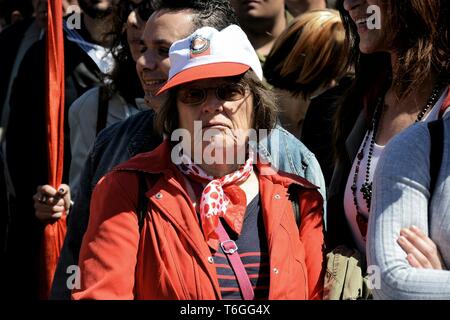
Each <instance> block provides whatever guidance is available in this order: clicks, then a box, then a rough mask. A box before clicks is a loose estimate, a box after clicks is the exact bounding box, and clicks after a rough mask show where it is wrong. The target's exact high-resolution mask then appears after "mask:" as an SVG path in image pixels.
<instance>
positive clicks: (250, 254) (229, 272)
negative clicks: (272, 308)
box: [214, 196, 270, 300]
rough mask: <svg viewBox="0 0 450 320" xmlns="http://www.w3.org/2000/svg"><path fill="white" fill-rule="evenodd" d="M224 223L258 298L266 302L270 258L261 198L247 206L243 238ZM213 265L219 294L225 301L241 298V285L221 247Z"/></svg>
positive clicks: (255, 199)
mask: <svg viewBox="0 0 450 320" xmlns="http://www.w3.org/2000/svg"><path fill="white" fill-rule="evenodd" d="M222 224H223V226H224V228H225V230H226V231H227V233H228V235H229V236H230V239H231V240H234V241H235V242H236V245H237V246H238V252H239V256H240V257H241V260H242V263H243V265H244V267H245V270H246V271H247V274H248V276H249V278H250V281H251V283H252V285H253V290H254V292H255V299H267V298H268V296H269V284H270V278H269V274H270V273H269V270H270V265H269V255H268V246H267V238H266V232H265V228H264V221H263V217H262V213H261V207H260V199H259V196H256V197H255V198H254V199H253V200H252V201H251V202H250V203H249V204H248V206H247V211H246V213H245V217H244V224H243V226H242V231H241V234H240V236H239V237H238V236H236V234H235V233H234V232H233V231H231V229H230V228H229V227H228V225H227V224H226V223H225V222H223V221H222ZM214 262H215V265H216V270H217V277H218V280H219V287H220V292H221V294H222V299H224V300H239V299H242V295H241V292H240V290H239V285H238V282H237V279H236V275H235V274H234V271H233V269H232V268H231V266H230V264H229V262H228V259H227V257H226V256H225V254H224V252H223V250H222V248H220V247H219V251H217V252H216V253H215V254H214Z"/></svg>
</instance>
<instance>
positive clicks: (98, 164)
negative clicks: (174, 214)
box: [51, 110, 326, 299]
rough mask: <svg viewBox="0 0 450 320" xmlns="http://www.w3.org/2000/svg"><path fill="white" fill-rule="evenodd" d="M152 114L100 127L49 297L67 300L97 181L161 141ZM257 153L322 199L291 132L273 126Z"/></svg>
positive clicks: (314, 170)
mask: <svg viewBox="0 0 450 320" xmlns="http://www.w3.org/2000/svg"><path fill="white" fill-rule="evenodd" d="M153 116H154V112H153V111H151V110H149V111H143V112H140V113H138V114H136V115H134V116H131V117H130V118H128V119H126V120H124V121H122V122H119V123H116V124H114V125H112V126H110V127H108V128H106V129H104V130H103V131H102V132H100V134H99V136H98V137H97V139H96V141H95V144H94V146H93V149H92V150H91V152H90V155H89V158H88V160H87V163H86V166H85V168H84V171H83V174H82V176H81V179H80V185H79V191H78V193H77V194H76V195H74V199H75V204H74V206H73V208H72V209H71V212H70V215H69V216H68V226H67V235H66V239H65V241H64V245H63V248H62V251H61V256H60V259H59V263H58V267H57V270H56V273H55V277H54V281H53V287H52V293H51V298H52V299H70V293H71V291H70V290H69V289H70V288H67V284H66V283H67V279H68V278H69V277H70V276H71V274H67V272H66V270H67V267H69V266H70V265H77V264H78V257H79V251H80V248H81V241H82V239H83V235H84V233H85V231H86V229H87V225H88V221H89V204H90V200H91V195H92V191H93V189H94V187H95V185H96V184H97V182H98V181H99V180H100V178H101V177H103V176H104V175H105V174H106V173H107V172H108V171H110V170H111V169H112V168H113V167H115V166H116V165H118V164H119V163H122V162H124V161H126V160H128V159H130V158H131V157H133V156H135V155H136V154H139V153H142V152H148V151H151V150H153V149H154V148H156V147H157V146H158V145H159V144H160V143H161V142H162V138H161V137H160V136H159V135H157V134H156V133H155V132H154V129H153ZM259 152H260V154H261V155H263V156H264V157H265V158H266V159H267V160H268V161H269V162H270V163H271V164H272V165H273V166H274V167H276V168H277V169H278V170H281V171H285V172H288V173H293V174H296V175H299V176H301V177H304V178H306V179H307V180H309V181H310V182H311V183H313V184H315V185H316V186H318V187H319V188H320V189H319V191H320V192H321V194H322V196H323V199H326V196H325V181H324V178H323V174H322V170H321V169H320V166H319V163H318V162H317V160H316V157H315V156H314V154H313V153H311V151H309V150H308V149H307V148H306V147H305V146H304V145H303V144H302V143H301V142H300V141H299V140H298V139H297V138H295V137H294V136H293V135H292V134H290V133H289V132H287V131H286V130H284V129H283V128H281V127H280V126H277V127H276V128H275V129H273V130H272V131H271V133H270V134H269V136H268V137H266V139H263V140H262V141H261V142H260V143H259ZM324 207H325V204H324Z"/></svg>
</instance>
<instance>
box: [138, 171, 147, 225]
mask: <svg viewBox="0 0 450 320" xmlns="http://www.w3.org/2000/svg"><path fill="white" fill-rule="evenodd" d="M137 176H138V180H139V184H138V202H137V203H138V205H137V210H136V214H137V218H138V224H139V233H141V231H142V227H143V226H144V220H145V216H146V215H147V211H148V204H149V201H148V198H147V197H146V196H145V193H146V192H147V181H146V175H145V173H144V172H141V171H138V172H137Z"/></svg>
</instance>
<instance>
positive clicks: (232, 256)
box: [189, 180, 255, 300]
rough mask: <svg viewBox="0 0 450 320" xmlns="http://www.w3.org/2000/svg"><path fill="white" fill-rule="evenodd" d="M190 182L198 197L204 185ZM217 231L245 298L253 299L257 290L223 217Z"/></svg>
mask: <svg viewBox="0 0 450 320" xmlns="http://www.w3.org/2000/svg"><path fill="white" fill-rule="evenodd" d="M189 182H190V183H191V186H192V190H193V191H194V193H195V195H196V197H197V198H198V195H201V194H202V191H203V187H202V185H201V184H199V183H197V182H195V181H192V180H189ZM215 231H216V232H217V234H218V236H219V240H220V246H221V247H222V250H223V252H224V253H225V256H226V257H227V259H228V262H229V264H230V266H231V268H232V269H233V271H234V274H235V275H236V279H237V282H238V285H239V289H240V290H241V294H242V298H243V300H253V299H254V298H255V292H254V291H253V286H252V283H251V281H250V278H249V277H248V273H247V271H246V270H245V267H244V264H243V263H242V260H241V257H240V256H239V253H238V246H237V245H236V242H234V241H233V240H231V239H230V237H229V235H228V233H227V231H226V230H225V228H224V227H223V225H222V219H219V224H218V226H217V229H216V230H215Z"/></svg>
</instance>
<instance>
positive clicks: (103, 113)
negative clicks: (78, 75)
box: [96, 85, 109, 135]
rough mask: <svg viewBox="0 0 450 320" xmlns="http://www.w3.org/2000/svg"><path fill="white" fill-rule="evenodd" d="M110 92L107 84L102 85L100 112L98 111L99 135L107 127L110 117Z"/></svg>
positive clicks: (99, 98)
mask: <svg viewBox="0 0 450 320" xmlns="http://www.w3.org/2000/svg"><path fill="white" fill-rule="evenodd" d="M108 107H109V94H108V89H107V88H106V87H105V86H103V85H102V86H100V87H99V90H98V113H97V130H96V132H97V135H98V134H99V132H100V131H102V130H103V129H104V128H106V121H107V119H108Z"/></svg>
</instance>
